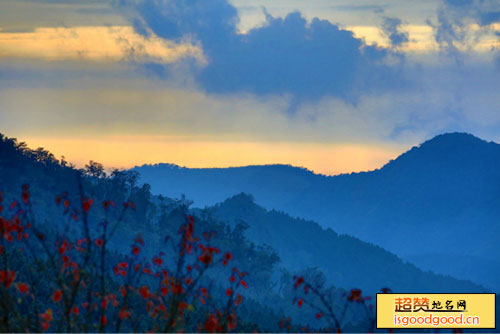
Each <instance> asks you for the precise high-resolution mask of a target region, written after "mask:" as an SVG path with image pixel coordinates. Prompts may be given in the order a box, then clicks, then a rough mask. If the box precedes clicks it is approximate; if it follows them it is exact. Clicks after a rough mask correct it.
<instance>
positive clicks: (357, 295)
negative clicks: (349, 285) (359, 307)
mask: <svg viewBox="0 0 500 334" xmlns="http://www.w3.org/2000/svg"><path fill="white" fill-rule="evenodd" d="M347 300H349V301H351V302H352V301H355V302H358V303H360V302H362V301H363V297H362V296H361V290H359V289H352V290H351V294H350V295H349V297H347Z"/></svg>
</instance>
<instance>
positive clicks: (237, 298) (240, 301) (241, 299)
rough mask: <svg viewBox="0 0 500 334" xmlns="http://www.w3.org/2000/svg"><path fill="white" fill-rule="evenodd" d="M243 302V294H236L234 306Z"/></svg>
mask: <svg viewBox="0 0 500 334" xmlns="http://www.w3.org/2000/svg"><path fill="white" fill-rule="evenodd" d="M242 302H243V296H242V295H240V294H237V295H236V299H235V300H234V306H238V305H240V304H241V303H242Z"/></svg>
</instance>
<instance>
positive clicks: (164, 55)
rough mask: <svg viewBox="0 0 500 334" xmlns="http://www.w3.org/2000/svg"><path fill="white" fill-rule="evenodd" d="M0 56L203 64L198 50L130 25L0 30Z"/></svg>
mask: <svg viewBox="0 0 500 334" xmlns="http://www.w3.org/2000/svg"><path fill="white" fill-rule="evenodd" d="M0 58H25V59H26V58H28V59H30V58H31V59H44V60H71V59H78V60H90V61H104V62H106V61H107V62H110V61H121V60H127V61H133V62H143V63H144V62H148V63H151V62H153V63H173V62H177V61H179V60H180V59H183V58H194V59H196V60H197V61H198V62H199V63H204V62H205V59H204V57H203V52H202V51H201V49H200V48H199V47H198V46H196V45H193V44H190V43H189V42H186V41H184V42H183V41H180V42H179V43H175V42H172V41H168V40H165V39H162V38H159V37H157V36H155V35H150V36H147V37H145V36H143V35H140V34H137V33H136V32H135V31H134V30H133V28H132V27H126V26H125V27H123V26H115V27H95V26H91V27H72V28H64V27H60V28H36V29H35V30H34V31H32V32H3V31H0Z"/></svg>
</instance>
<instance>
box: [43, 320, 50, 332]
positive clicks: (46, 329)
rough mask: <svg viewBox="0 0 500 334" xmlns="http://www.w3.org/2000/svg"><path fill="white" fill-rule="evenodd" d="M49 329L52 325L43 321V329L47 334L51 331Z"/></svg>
mask: <svg viewBox="0 0 500 334" xmlns="http://www.w3.org/2000/svg"><path fill="white" fill-rule="evenodd" d="M49 327H50V323H48V322H46V321H43V322H42V329H43V330H44V331H45V332H46V331H48V330H49Z"/></svg>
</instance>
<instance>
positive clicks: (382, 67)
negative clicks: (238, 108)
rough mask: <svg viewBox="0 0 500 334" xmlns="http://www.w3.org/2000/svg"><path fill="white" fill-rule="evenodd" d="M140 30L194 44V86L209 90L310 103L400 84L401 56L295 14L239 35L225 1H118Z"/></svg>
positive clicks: (268, 18)
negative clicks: (199, 64)
mask: <svg viewBox="0 0 500 334" xmlns="http://www.w3.org/2000/svg"><path fill="white" fill-rule="evenodd" d="M119 8H121V9H122V10H124V11H125V12H126V13H127V14H126V15H127V16H128V17H129V19H130V21H131V22H133V24H134V25H135V27H136V30H137V31H138V32H140V33H143V34H147V33H148V31H150V32H153V33H155V34H156V35H158V36H160V37H162V38H165V39H174V40H179V39H182V38H185V36H190V37H191V38H194V39H196V40H199V41H200V43H201V46H202V48H203V52H204V54H205V56H206V57H207V62H208V63H207V66H205V67H203V68H201V69H199V70H198V71H197V72H196V74H195V75H196V78H197V82H198V83H199V84H200V86H201V87H203V89H204V90H206V91H207V92H210V93H236V92H249V93H254V94H259V95H262V94H264V95H265V94H279V95H291V96H293V97H294V98H296V99H298V100H300V101H302V100H312V99H317V98H318V97H322V96H326V95H331V96H337V97H342V98H345V99H347V100H351V101H355V99H356V98H357V97H358V96H359V94H360V93H361V92H362V91H365V90H370V91H378V90H383V89H386V88H388V87H393V86H396V85H399V86H401V85H402V84H403V83H404V80H403V78H401V77H399V74H400V72H399V70H398V62H397V61H396V60H398V61H402V60H403V58H404V57H403V56H402V55H401V54H399V53H395V52H393V51H391V50H389V49H385V48H382V47H378V46H369V45H366V44H365V42H364V41H363V40H361V39H358V38H355V37H354V35H353V33H352V32H351V31H348V30H344V29H342V28H340V27H339V26H337V25H335V24H332V23H330V22H329V21H327V20H320V19H318V18H313V19H312V20H310V21H308V20H306V19H305V18H304V17H303V16H302V14H300V13H299V12H294V13H290V14H288V15H286V16H285V17H283V18H281V17H273V16H272V15H270V14H266V20H265V23H264V25H263V26H260V27H255V28H253V29H250V30H249V31H247V32H246V33H244V34H240V33H238V29H237V25H238V22H239V17H238V13H237V10H236V9H235V7H233V6H232V5H231V4H229V3H228V2H227V1H226V0H214V1H202V0H195V1H187V0H182V1H171V0H155V1H127V0H122V1H120V2H119Z"/></svg>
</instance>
